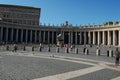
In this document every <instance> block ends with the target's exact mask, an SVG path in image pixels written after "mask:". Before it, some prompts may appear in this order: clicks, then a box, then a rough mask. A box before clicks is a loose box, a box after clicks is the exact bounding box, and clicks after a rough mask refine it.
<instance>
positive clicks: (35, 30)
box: [35, 30, 37, 43]
mask: <svg viewBox="0 0 120 80" xmlns="http://www.w3.org/2000/svg"><path fill="white" fill-rule="evenodd" d="M36 42H37V30H35V43H36Z"/></svg>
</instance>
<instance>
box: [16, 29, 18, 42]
mask: <svg viewBox="0 0 120 80" xmlns="http://www.w3.org/2000/svg"><path fill="white" fill-rule="evenodd" d="M16 30H17V31H16V42H18V29H16Z"/></svg>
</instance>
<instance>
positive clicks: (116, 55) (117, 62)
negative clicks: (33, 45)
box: [115, 47, 120, 66]
mask: <svg viewBox="0 0 120 80" xmlns="http://www.w3.org/2000/svg"><path fill="white" fill-rule="evenodd" d="M119 58H120V52H119V50H118V47H117V48H116V51H115V65H116V66H118V65H119Z"/></svg>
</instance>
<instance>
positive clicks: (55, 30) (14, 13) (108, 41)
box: [0, 4, 120, 46]
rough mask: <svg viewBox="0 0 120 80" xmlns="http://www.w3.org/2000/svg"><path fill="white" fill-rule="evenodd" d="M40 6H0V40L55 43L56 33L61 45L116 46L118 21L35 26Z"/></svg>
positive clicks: (119, 36) (119, 31) (119, 29)
mask: <svg viewBox="0 0 120 80" xmlns="http://www.w3.org/2000/svg"><path fill="white" fill-rule="evenodd" d="M40 12H41V9H40V8H34V7H26V6H16V5H3V4H1V5H0V42H17V43H22V42H25V43H40V42H42V43H47V44H56V37H57V34H61V35H62V39H63V40H64V41H63V43H64V44H68V43H70V44H83V45H86V44H96V45H99V44H103V45H113V46H120V22H118V23H113V24H107V25H104V24H103V25H92V26H71V25H69V24H68V22H66V24H65V25H61V26H54V25H53V26H51V25H48V26H45V25H39V22H40V21H39V19H40Z"/></svg>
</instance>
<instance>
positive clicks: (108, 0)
mask: <svg viewBox="0 0 120 80" xmlns="http://www.w3.org/2000/svg"><path fill="white" fill-rule="evenodd" d="M0 4H13V5H23V6H33V7H38V8H41V17H40V22H41V23H42V24H44V23H46V24H49V23H50V24H55V25H57V24H61V23H65V21H69V23H71V24H73V25H76V24H78V25H88V24H102V23H104V22H107V21H117V20H120V0H0Z"/></svg>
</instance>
